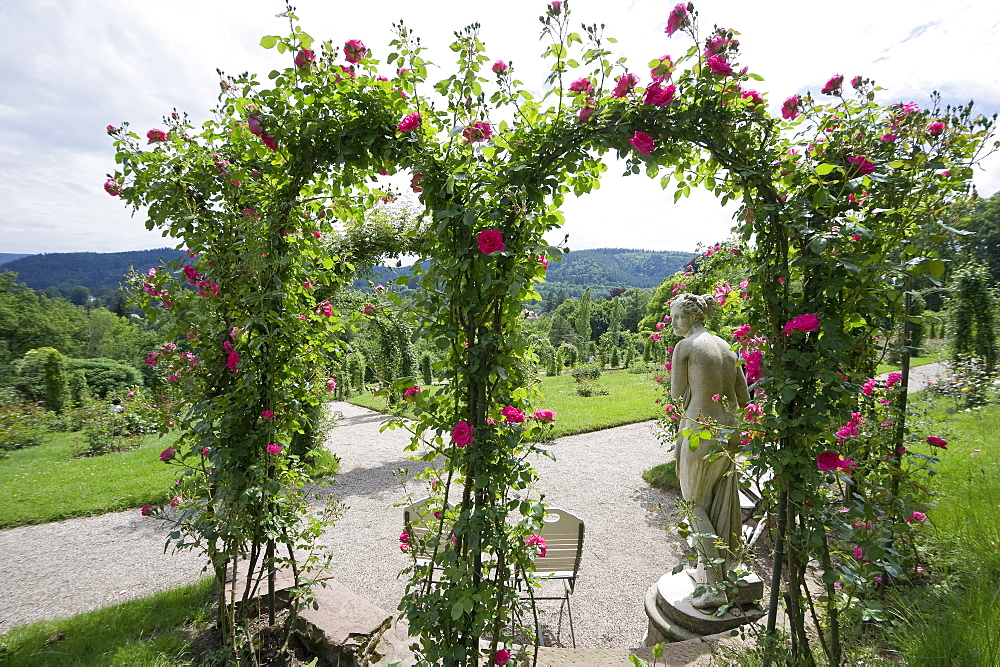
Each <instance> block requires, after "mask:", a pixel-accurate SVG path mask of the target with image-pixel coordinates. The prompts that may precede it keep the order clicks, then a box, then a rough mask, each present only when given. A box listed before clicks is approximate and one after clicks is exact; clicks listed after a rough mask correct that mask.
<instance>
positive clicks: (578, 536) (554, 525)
mask: <svg viewBox="0 0 1000 667" xmlns="http://www.w3.org/2000/svg"><path fill="white" fill-rule="evenodd" d="M542 521H543V522H542V528H541V530H539V531H538V535H539V537H541V538H542V539H543V540H545V544H546V546H547V550H546V552H545V557H544V558H536V559H535V576H542V577H544V576H546V575H549V574H555V575H556V576H558V577H559V578H566V579H571V580H573V579H576V573H577V571H578V570H579V569H580V557H581V556H582V555H583V532H584V530H583V519H581V518H580V517H578V516H575V515H573V514H570V513H569V512H567V511H566V510H564V509H558V508H555V507H549V508H547V509H546V510H545V517H544V518H543V520H542Z"/></svg>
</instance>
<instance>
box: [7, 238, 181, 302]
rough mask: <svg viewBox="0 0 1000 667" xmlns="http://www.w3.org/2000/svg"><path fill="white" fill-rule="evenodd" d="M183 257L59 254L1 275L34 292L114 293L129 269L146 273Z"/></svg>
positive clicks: (168, 253)
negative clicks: (48, 289)
mask: <svg viewBox="0 0 1000 667" xmlns="http://www.w3.org/2000/svg"><path fill="white" fill-rule="evenodd" d="M181 254H182V253H180V252H179V251H177V250H174V249H173V248H155V249H153V250H133V251H130V252H58V253H47V254H41V255H28V256H27V257H22V258H21V259H15V260H14V261H12V262H7V263H6V264H4V265H3V270H4V271H13V272H14V273H16V274H17V280H18V282H22V283H24V284H25V285H27V286H28V287H30V288H31V289H33V290H38V291H41V290H44V289H45V288H46V287H57V288H59V289H60V290H62V291H67V290H69V289H72V288H73V287H77V286H80V285H82V286H84V287H86V288H87V289H89V290H90V291H91V292H99V291H100V290H102V289H104V288H111V289H116V288H117V287H118V285H119V284H121V283H124V277H125V274H126V273H128V271H129V265H132V266H134V267H135V269H136V270H137V271H141V272H145V271H146V270H147V269H149V268H150V267H153V266H156V265H157V264H159V263H160V261H161V260H163V261H170V260H172V259H175V258H177V257H179V256H180V255H181Z"/></svg>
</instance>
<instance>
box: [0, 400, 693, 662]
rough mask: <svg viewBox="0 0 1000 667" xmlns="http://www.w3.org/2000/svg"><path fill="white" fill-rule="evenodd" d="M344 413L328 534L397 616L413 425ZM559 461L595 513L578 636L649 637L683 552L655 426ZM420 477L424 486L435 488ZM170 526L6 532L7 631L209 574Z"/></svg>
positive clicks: (612, 641)
mask: <svg viewBox="0 0 1000 667" xmlns="http://www.w3.org/2000/svg"><path fill="white" fill-rule="evenodd" d="M331 409H332V410H337V411H340V412H342V413H343V416H344V418H343V419H342V420H341V422H340V424H339V425H338V426H337V427H335V428H334V429H333V430H332V432H331V433H330V437H329V440H328V446H329V447H330V449H331V450H333V451H334V452H335V453H337V454H338V455H339V456H340V457H341V459H342V465H341V472H340V474H339V475H338V476H337V483H336V484H335V485H333V486H332V487H330V488H329V490H328V491H326V493H329V494H330V495H332V496H333V497H335V498H337V499H338V500H341V501H343V502H344V503H346V504H347V505H348V506H349V509H348V511H347V512H346V513H345V514H344V515H343V517H342V518H341V519H340V521H339V522H338V523H337V524H336V525H335V526H334V527H332V528H331V529H330V530H328V531H327V533H326V534H325V535H324V536H323V537H322V538H321V541H322V542H323V543H325V544H327V545H329V547H330V550H331V553H332V554H333V557H334V563H335V565H334V569H333V576H334V577H336V578H337V579H338V580H339V581H341V582H342V583H343V584H344V585H346V586H347V587H348V588H350V589H351V590H353V591H355V592H356V593H357V594H359V595H360V596H362V597H364V598H366V599H368V600H369V601H371V602H373V603H374V604H376V605H378V606H380V607H382V608H383V609H386V610H389V611H392V610H395V608H396V605H397V604H398V601H399V599H400V597H401V596H402V594H403V592H404V589H405V580H404V579H400V578H398V577H397V574H398V572H399V571H400V570H401V569H402V568H403V567H405V566H406V564H407V558H406V556H405V555H404V554H402V553H400V551H399V548H398V545H399V542H398V538H399V533H400V531H401V530H402V512H401V511H400V509H399V508H398V507H396V506H395V504H397V503H399V502H400V501H401V500H402V498H403V495H404V491H403V489H402V487H401V486H400V484H399V483H398V482H397V480H396V477H395V476H394V474H393V473H394V471H396V470H398V469H400V468H404V469H407V470H410V471H415V470H417V469H418V467H419V464H417V463H415V462H413V461H410V460H409V459H408V458H407V454H406V453H405V452H404V451H403V448H404V446H405V445H406V444H407V442H408V441H409V436H408V433H406V432H405V431H401V430H398V431H386V432H383V433H380V432H379V428H380V426H381V424H382V422H383V421H384V419H385V418H384V417H383V416H382V415H380V414H377V413H374V412H371V411H368V410H365V409H364V408H359V407H357V406H354V405H351V404H348V403H334V404H331ZM551 450H552V452H553V453H554V454H555V456H556V457H557V461H555V462H553V461H551V460H549V459H544V458H543V459H539V460H538V461H536V467H537V469H538V470H539V473H540V480H539V489H540V490H542V491H543V492H544V493H546V499H547V501H548V502H549V503H550V504H552V505H555V506H558V507H563V508H565V509H568V510H570V511H574V512H577V513H579V515H580V516H581V517H582V518H583V519H584V520H585V521H586V531H587V532H586V539H585V546H584V556H583V561H582V564H581V569H580V580H579V583H578V585H577V589H576V593H575V594H574V595H573V619H574V624H575V628H576V635H577V645H578V646H583V647H594V648H600V647H608V648H629V647H635V646H639V645H640V643H641V640H642V636H643V633H644V632H645V629H646V617H645V613H644V611H643V595H644V594H645V592H646V589H647V588H648V587H649V586H650V585H651V584H652V583H654V582H655V581H656V580H657V579H658V578H659V577H660V576H661V575H662V574H664V573H665V572H668V571H669V570H670V569H671V568H672V567H673V566H674V564H675V563H676V562H677V561H678V559H679V558H680V556H681V553H682V546H681V544H680V541H679V540H678V539H677V538H676V537H675V536H673V535H671V534H670V533H668V532H667V531H665V530H664V527H665V526H666V525H667V523H668V519H669V517H668V516H667V515H666V514H665V513H664V511H662V510H660V509H657V508H656V506H658V505H661V504H662V505H663V507H664V508H665V509H667V510H669V509H670V508H672V507H673V500H674V499H673V497H672V496H670V495H669V494H665V493H662V492H659V491H656V490H655V489H652V488H651V487H649V486H648V485H647V484H646V483H645V482H644V481H643V480H642V478H641V476H640V475H641V473H642V471H643V470H645V469H647V468H650V467H652V466H653V465H656V464H657V463H662V462H664V461H666V460H668V459H669V457H670V456H671V454H669V453H668V452H667V450H666V449H665V448H664V447H663V446H662V445H661V444H660V442H659V441H658V440H657V438H656V436H655V434H654V432H653V429H652V424H651V423H649V422H646V423H640V424H632V425H628V426H621V427H617V428H612V429H606V430H603V431H597V432H594V433H587V434H582V435H575V436H569V437H565V438H559V439H558V440H556V441H555V443H554V444H553V445H552V447H551ZM420 489H421V487H420V486H419V485H417V483H416V482H411V483H410V491H412V492H413V493H414V495H417V496H419V495H421V491H420ZM167 532H168V531H167V527H166V526H165V525H163V524H162V523H160V522H158V521H156V520H154V519H150V518H145V517H142V516H140V514H139V512H138V510H131V511H128V512H117V513H112V514H105V515H102V516H96V517H87V518H82V519H71V520H68V521H61V522H58V523H51V524H46V525H41V526H26V527H22V528H13V529H10V530H4V531H0V554H2V555H3V558H2V559H0V581H3V582H4V591H3V595H0V632H4V631H6V630H8V629H10V628H11V627H13V626H16V625H22V624H25V623H30V622H33V621H36V620H41V619H50V618H60V617H65V616H70V615H73V614H76V613H80V612H83V611H88V610H91V609H96V608H99V607H103V606H106V605H109V604H113V603H115V602H118V601H121V600H125V599H130V598H134V597H140V596H144V595H148V594H150V593H153V592H155V591H158V590H164V589H168V588H173V587H176V586H180V585H183V584H187V583H191V582H194V581H195V580H197V579H198V578H199V577H200V576H202V566H203V563H204V561H203V559H201V558H199V557H198V556H196V555H194V554H192V553H189V552H183V553H179V554H173V553H170V552H168V553H166V554H165V553H164V549H163V545H164V540H165V536H166V533H167ZM540 607H542V613H543V625H544V626H545V628H546V634H547V635H550V636H549V637H548V643H551V644H555V643H562V644H563V645H567V646H568V645H569V633H568V625H567V623H566V621H565V618H563V619H562V623H561V624H560V622H559V620H560V619H559V614H558V612H559V604H558V603H557V602H549V603H545V602H542V603H540Z"/></svg>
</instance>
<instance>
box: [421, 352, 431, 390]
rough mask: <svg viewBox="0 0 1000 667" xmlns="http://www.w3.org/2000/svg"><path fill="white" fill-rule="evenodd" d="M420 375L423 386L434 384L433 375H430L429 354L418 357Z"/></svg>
mask: <svg viewBox="0 0 1000 667" xmlns="http://www.w3.org/2000/svg"><path fill="white" fill-rule="evenodd" d="M420 375H421V379H423V381H424V384H426V385H430V384H432V383H433V382H434V375H433V373H431V355H429V354H424V355H422V356H421V357H420Z"/></svg>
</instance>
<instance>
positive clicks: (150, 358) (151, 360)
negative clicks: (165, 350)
mask: <svg viewBox="0 0 1000 667" xmlns="http://www.w3.org/2000/svg"><path fill="white" fill-rule="evenodd" d="M158 356H160V353H159V352H150V353H149V354H147V355H146V363H147V364H148V365H150V366H156V362H157V359H156V358H157V357H158Z"/></svg>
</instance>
